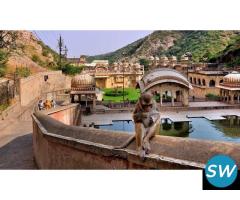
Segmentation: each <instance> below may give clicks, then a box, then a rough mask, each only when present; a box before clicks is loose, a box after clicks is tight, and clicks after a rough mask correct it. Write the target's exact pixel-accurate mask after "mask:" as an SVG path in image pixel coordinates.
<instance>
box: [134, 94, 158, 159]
mask: <svg viewBox="0 0 240 200" xmlns="http://www.w3.org/2000/svg"><path fill="white" fill-rule="evenodd" d="M159 120H160V114H159V112H158V109H157V105H156V102H155V100H154V99H153V96H152V94H151V93H149V92H145V93H142V94H141V96H140V98H139V100H138V102H137V104H136V106H135V109H134V111H133V121H134V123H135V138H136V149H137V151H138V154H139V156H140V158H141V159H144V157H145V155H146V154H148V153H149V152H150V150H151V148H150V143H149V141H150V139H151V138H152V137H153V136H154V135H155V132H156V128H157V125H158V124H159Z"/></svg>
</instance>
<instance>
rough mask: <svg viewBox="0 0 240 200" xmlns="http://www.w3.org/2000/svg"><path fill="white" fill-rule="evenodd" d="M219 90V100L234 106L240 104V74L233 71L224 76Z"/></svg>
mask: <svg viewBox="0 0 240 200" xmlns="http://www.w3.org/2000/svg"><path fill="white" fill-rule="evenodd" d="M217 87H218V88H219V89H220V98H221V100H222V101H224V102H227V103H230V104H236V103H240V73H239V72H236V71H233V72H232V73H230V74H228V75H226V76H224V78H223V82H221V83H220V84H219V85H218V86H217Z"/></svg>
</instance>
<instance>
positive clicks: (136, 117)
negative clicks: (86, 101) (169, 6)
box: [133, 112, 148, 122]
mask: <svg viewBox="0 0 240 200" xmlns="http://www.w3.org/2000/svg"><path fill="white" fill-rule="evenodd" d="M147 117H148V114H147V113H142V112H139V113H135V114H134V115H133V119H134V121H135V122H142V121H143V119H146V118H147Z"/></svg>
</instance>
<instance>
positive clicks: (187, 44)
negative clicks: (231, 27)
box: [88, 31, 240, 62]
mask: <svg viewBox="0 0 240 200" xmlns="http://www.w3.org/2000/svg"><path fill="white" fill-rule="evenodd" d="M239 37H240V31H154V32H153V33H152V34H150V35H148V36H146V37H145V38H142V39H140V40H137V41H136V42H133V43H132V44H129V45H127V46H125V47H123V48H121V49H119V50H117V51H115V52H111V53H108V54H103V55H97V56H90V57H88V60H89V61H91V60H93V59H108V60H110V62H113V61H116V60H121V59H122V58H124V57H125V58H126V57H127V58H128V59H130V60H139V59H140V58H147V57H149V56H151V55H154V56H156V55H158V56H160V55H163V54H165V55H167V56H169V55H176V56H178V57H180V56H181V55H183V54H184V53H186V52H191V53H192V55H193V60H194V61H196V62H200V61H213V60H219V59H220V57H221V56H222V55H223V54H224V55H227V52H229V51H230V50H232V49H236V48H238V47H237V46H239V45H236V43H238V44H239V41H240V40H239ZM223 60H227V59H223Z"/></svg>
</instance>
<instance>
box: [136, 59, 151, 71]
mask: <svg viewBox="0 0 240 200" xmlns="http://www.w3.org/2000/svg"><path fill="white" fill-rule="evenodd" d="M139 63H140V65H143V66H144V71H148V70H149V65H150V62H149V60H147V59H144V58H141V59H140V60H139Z"/></svg>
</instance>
